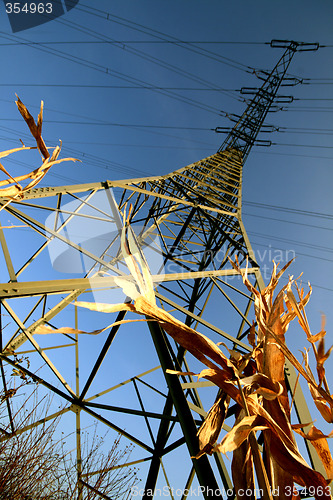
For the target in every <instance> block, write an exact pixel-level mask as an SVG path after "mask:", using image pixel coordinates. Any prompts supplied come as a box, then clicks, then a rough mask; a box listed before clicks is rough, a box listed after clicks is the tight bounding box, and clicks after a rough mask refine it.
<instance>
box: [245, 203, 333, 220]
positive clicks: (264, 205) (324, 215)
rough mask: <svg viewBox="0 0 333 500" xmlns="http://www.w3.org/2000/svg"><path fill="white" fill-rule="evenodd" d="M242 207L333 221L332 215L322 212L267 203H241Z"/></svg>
mask: <svg viewBox="0 0 333 500" xmlns="http://www.w3.org/2000/svg"><path fill="white" fill-rule="evenodd" d="M243 205H249V206H252V207H258V208H266V209H268V210H277V211H281V212H288V213H295V214H299V215H307V216H309V217H321V218H323V219H333V215H332V214H327V213H323V212H314V211H311V210H301V209H299V208H291V207H281V206H278V205H269V204H267V203H258V202H254V201H243Z"/></svg>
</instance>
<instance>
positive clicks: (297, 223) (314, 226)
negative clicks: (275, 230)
mask: <svg viewBox="0 0 333 500" xmlns="http://www.w3.org/2000/svg"><path fill="white" fill-rule="evenodd" d="M242 214H243V215H246V216H247V217H257V218H258V219H266V220H274V221H276V222H283V224H295V225H297V226H306V227H313V228H315V229H322V230H325V231H333V228H332V227H323V226H318V225H315V224H305V223H304V222H298V221H294V220H286V219H277V218H275V217H267V216H264V215H258V214H250V213H249V212H242Z"/></svg>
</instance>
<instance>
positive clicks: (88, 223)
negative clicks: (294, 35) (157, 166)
mask: <svg viewBox="0 0 333 500" xmlns="http://www.w3.org/2000/svg"><path fill="white" fill-rule="evenodd" d="M271 45H272V47H280V48H283V49H285V50H284V53H283V55H282V57H281V58H280V60H279V61H278V63H277V64H276V66H275V67H274V69H273V70H272V71H271V72H270V73H269V72H267V73H264V72H262V73H261V74H260V75H258V76H259V77H260V78H261V79H262V80H263V83H262V86H261V88H260V89H242V92H243V94H244V95H251V93H252V94H253V98H252V100H251V101H250V102H249V103H248V105H247V108H246V110H245V111H244V113H243V114H242V116H239V117H237V116H236V115H233V118H234V120H235V124H234V127H233V129H232V130H231V131H230V132H229V134H228V135H227V137H226V139H225V140H224V142H223V144H222V146H221V147H220V148H219V150H218V151H217V152H216V153H215V154H213V155H212V156H209V157H207V158H204V159H202V160H200V161H197V162H195V163H193V164H191V165H188V166H186V167H185V168H181V169H179V170H177V171H174V172H172V173H170V174H168V175H162V176H152V177H148V178H139V179H131V180H121V181H105V182H96V183H88V184H79V185H72V186H61V187H41V188H35V189H31V190H30V191H27V192H26V193H25V194H24V198H23V199H21V200H13V201H11V202H10V203H8V199H6V198H2V199H1V200H0V204H1V206H2V207H3V210H2V212H1V214H0V215H1V216H2V221H3V222H2V224H3V226H4V225H6V224H5V223H4V221H7V220H8V217H10V218H11V220H14V219H15V220H16V221H18V222H17V224H18V225H24V226H25V232H24V240H23V242H22V239H21V234H22V233H18V234H19V236H18V237H16V239H15V235H14V232H15V231H19V229H17V230H16V229H15V228H14V229H12V230H11V231H10V232H9V231H7V232H6V233H5V230H4V229H2V228H1V229H0V241H1V246H2V253H3V256H2V257H1V258H2V261H1V262H2V267H1V275H2V279H1V282H2V283H1V285H0V299H1V312H2V313H3V314H4V315H5V316H6V319H7V320H8V318H9V321H10V324H9V326H8V327H6V328H4V329H3V331H2V333H1V335H2V337H1V338H2V345H1V348H2V349H1V360H2V364H3V366H5V367H6V366H7V365H12V366H14V367H15V369H20V370H22V372H24V373H26V374H27V375H29V376H30V377H32V378H33V379H35V380H38V382H39V385H40V387H41V388H44V389H45V390H46V391H50V392H51V393H53V394H54V395H55V397H57V398H58V397H59V398H60V400H61V401H62V402H63V403H64V404H65V407H64V408H61V409H60V410H59V411H58V412H55V413H54V414H53V416H56V415H57V414H64V415H65V414H66V417H65V418H67V417H68V415H69V414H70V415H72V414H74V415H73V417H74V423H73V426H76V428H77V447H78V457H80V453H82V451H81V450H80V429H81V427H83V426H84V425H87V422H89V421H90V420H91V419H96V420H98V421H99V422H102V423H103V424H105V425H106V426H107V427H109V428H111V429H113V430H115V431H117V432H120V433H121V434H122V435H123V436H124V437H125V439H128V440H130V441H131V442H133V443H134V445H135V460H133V462H134V461H135V462H136V463H139V464H140V469H141V474H145V479H144V481H143V488H145V491H148V490H151V491H153V490H154V488H156V486H160V485H162V484H163V485H164V484H166V485H168V484H169V485H177V487H178V488H183V489H185V488H189V487H190V486H191V485H197V484H199V485H201V486H202V489H203V490H204V489H205V488H213V489H216V488H218V487H219V488H221V487H222V486H223V487H224V488H232V482H231V479H230V477H229V473H228V466H227V465H226V463H225V462H224V459H223V458H222V457H221V456H219V455H218V454H216V455H214V456H213V457H210V458H208V457H207V456H203V457H202V458H200V459H199V460H192V459H191V456H194V455H195V454H196V453H197V451H198V442H197V436H196V433H197V430H198V427H199V425H200V423H201V422H202V421H203V419H204V416H205V414H206V413H205V411H208V409H209V401H210V403H212V402H213V401H214V397H215V396H216V388H215V390H214V388H212V387H210V388H209V387H204V386H205V385H207V384H205V383H202V382H196V379H193V378H191V377H183V378H182V377H180V378H178V377H177V376H175V375H171V374H168V373H166V370H167V369H182V370H185V371H187V370H192V371H194V372H195V373H198V371H200V367H198V364H196V363H195V361H194V359H193V358H192V357H191V356H187V354H186V352H185V351H184V349H182V348H181V347H179V346H178V345H176V344H175V343H174V342H173V341H172V340H171V339H170V338H168V337H167V335H166V334H165V333H164V332H163V330H162V329H161V327H160V326H159V325H158V324H157V323H154V322H148V323H147V322H141V323H128V324H117V325H114V326H111V327H110V328H108V329H106V330H105V331H104V332H101V333H100V334H98V335H94V336H91V335H84V334H68V333H66V334H65V333H57V334H50V335H36V334H34V332H35V331H36V329H37V328H38V327H39V326H40V325H48V326H50V327H52V328H53V329H61V327H63V326H64V325H66V326H72V327H75V328H79V329H81V330H97V329H101V328H102V327H104V326H106V325H107V324H111V323H113V322H115V321H121V320H124V319H133V316H132V315H131V313H126V312H123V311H122V312H119V313H113V314H112V315H111V319H110V318H108V319H106V316H105V315H104V314H102V313H100V312H91V311H87V310H85V309H81V308H78V307H75V301H76V300H81V301H82V300H85V301H90V302H93V301H96V302H104V303H106V302H121V301H124V300H125V296H123V297H122V298H120V299H119V294H120V292H119V290H117V289H116V287H115V283H114V280H113V276H115V275H117V274H119V273H120V274H121V273H124V272H126V270H125V266H124V263H123V256H122V255H121V252H120V251H119V248H120V245H119V231H120V229H121V224H122V217H121V214H123V213H124V210H126V211H127V213H128V208H129V205H130V204H132V207H133V209H132V212H131V216H130V217H131V220H130V222H131V225H132V227H133V229H134V230H135V231H136V233H137V235H138V240H139V242H140V243H141V244H142V246H143V247H144V248H145V251H146V252H147V254H146V256H147V260H148V263H149V264H152V269H151V271H152V274H153V275H154V276H155V277H156V280H157V282H159V283H158V287H157V291H156V297H157V300H158V301H159V303H160V305H161V307H163V308H165V309H167V310H169V311H170V310H172V311H173V314H174V315H175V316H176V317H177V318H179V319H181V320H182V321H184V322H185V323H186V324H187V325H189V326H192V327H193V328H195V329H198V330H199V331H200V332H202V333H204V334H205V335H208V336H209V337H210V338H211V339H213V340H214V341H223V342H224V343H225V344H226V345H228V347H229V348H234V349H238V350H239V351H240V352H242V353H246V352H249V351H250V350H251V349H250V348H249V346H248V344H247V340H246V338H247V334H248V332H249V328H250V327H251V325H252V319H253V312H252V308H251V304H252V303H253V297H252V296H251V295H250V294H249V292H247V290H246V289H245V288H244V285H243V283H242V281H241V279H240V278H239V276H236V273H235V271H234V270H233V269H232V267H231V265H230V263H229V261H228V256H229V257H232V258H233V259H234V258H235V257H236V256H237V257H238V259H239V263H240V266H241V267H242V268H245V265H246V261H248V273H249V276H251V279H252V280H253V283H255V284H256V287H257V288H258V289H261V288H262V287H263V286H264V283H263V279H262V276H261V273H260V267H259V265H258V263H257V262H256V259H255V254H254V253H253V251H252V248H251V245H250V242H249V239H248V237H247V234H246V231H245V229H244V225H243V222H242V169H243V166H244V163H245V161H246V159H247V157H248V154H249V152H250V150H251V148H252V146H253V145H255V144H258V143H259V142H258V139H257V135H258V133H259V132H260V130H261V128H262V127H263V123H264V120H265V117H266V115H267V113H268V111H269V109H270V108H271V106H274V105H276V103H277V102H278V99H280V101H281V99H283V97H280V98H279V97H278V96H277V91H278V89H279V87H280V86H283V85H284V84H285V85H294V84H296V83H297V80H295V79H293V78H288V77H286V72H287V69H288V67H289V64H290V62H291V60H292V58H293V56H294V54H295V53H296V52H298V51H305V50H316V49H317V48H318V45H317V44H304V43H301V42H294V41H272V43H271ZM5 234H6V238H5ZM18 242H20V243H19V245H20V247H21V248H20V253H19V255H18V253H17V245H18ZM127 272H128V271H127ZM66 273H67V274H66ZM8 277H9V279H8ZM5 316H4V317H5ZM134 319H137V317H136V318H134ZM2 323H4V319H3V320H2ZM6 323H8V321H6ZM14 353H15V354H16V357H15V356H14ZM22 355H27V356H29V360H30V367H29V368H27V366H26V365H25V364H24V363H23V362H21V363H20V362H19V361H18V357H20V356H22ZM41 363H42V367H40V365H41ZM37 369H38V374H37V375H36V374H35V371H36V370H37ZM5 371H6V370H5V369H3V370H2V372H1V376H2V382H3V384H6V378H5ZM8 373H9V371H8ZM287 375H288V383H289V386H290V387H291V388H293V387H294V385H295V373H294V371H293V369H292V368H291V367H290V366H289V367H287ZM205 391H206V392H205ZM213 391H214V392H213ZM207 402H208V406H207ZM295 407H296V411H297V413H298V416H299V417H300V418H301V419H302V421H303V422H310V421H311V420H312V419H311V417H310V416H309V411H308V409H307V406H306V403H305V400H304V397H303V394H302V391H301V390H300V389H299V388H298V389H297V390H296V395H295ZM8 418H9V419H10V418H11V412H10V405H8ZM231 418H232V417H231ZM66 422H67V420H66ZM75 422H76V423H75ZM226 422H228V419H227V421H226ZM36 425H39V423H38V422H36ZM66 425H68V424H66ZM73 428H74V427H73ZM14 430H15V429H14ZM309 459H310V460H311V462H312V464H313V465H314V467H315V468H316V469H318V470H319V469H320V467H321V465H320V463H318V460H317V458H316V456H315V455H314V454H313V453H312V452H311V450H309ZM83 472H84V471H83ZM83 472H82V471H81V470H80V467H78V473H79V474H81V473H83ZM85 482H86V483H89V477H88V478H87V477H85ZM203 496H207V495H206V493H205V492H203Z"/></svg>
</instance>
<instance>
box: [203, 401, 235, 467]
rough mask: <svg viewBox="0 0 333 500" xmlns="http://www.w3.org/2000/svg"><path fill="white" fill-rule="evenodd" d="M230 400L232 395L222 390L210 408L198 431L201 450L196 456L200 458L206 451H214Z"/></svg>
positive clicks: (209, 452)
mask: <svg viewBox="0 0 333 500" xmlns="http://www.w3.org/2000/svg"><path fill="white" fill-rule="evenodd" d="M229 402H230V396H228V395H227V394H226V393H225V392H222V393H221V394H220V395H219V396H218V398H217V400H216V401H215V403H214V404H213V406H212V407H211V409H210V410H209V412H208V414H207V416H206V418H205V420H204V422H203V424H202V425H201V427H200V429H199V431H198V439H199V450H200V451H199V453H198V454H197V455H196V457H195V458H200V457H201V456H202V455H204V454H205V453H208V455H211V454H212V453H213V448H214V445H215V444H216V441H217V438H218V437H219V434H220V432H221V429H222V425H223V423H224V420H225V417H226V414H227V410H228V406H229Z"/></svg>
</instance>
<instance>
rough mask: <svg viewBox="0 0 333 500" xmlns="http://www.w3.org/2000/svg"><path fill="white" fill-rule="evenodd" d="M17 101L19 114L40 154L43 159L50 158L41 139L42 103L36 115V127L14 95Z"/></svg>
mask: <svg viewBox="0 0 333 500" xmlns="http://www.w3.org/2000/svg"><path fill="white" fill-rule="evenodd" d="M16 97H17V101H16V105H17V107H18V110H19V112H20V113H21V115H22V116H23V118H24V120H25V122H26V123H27V125H28V127H29V129H30V132H31V134H32V135H33V137H34V138H35V140H36V143H37V147H38V149H39V151H40V152H41V154H42V155H43V156H44V158H48V157H49V156H50V153H49V152H48V149H47V147H46V145H45V142H44V139H43V138H42V135H41V130H42V117H43V101H42V102H41V111H40V113H39V115H38V125H36V123H35V120H34V119H33V117H32V116H31V114H30V113H29V111H28V109H27V108H26V106H25V105H24V104H23V102H22V101H21V99H20V98H19V97H18V96H17V95H16Z"/></svg>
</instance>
